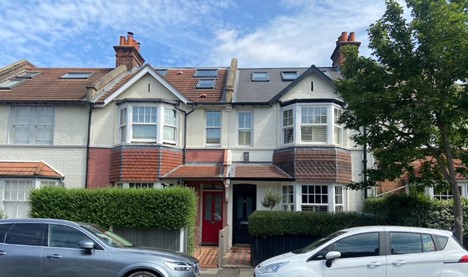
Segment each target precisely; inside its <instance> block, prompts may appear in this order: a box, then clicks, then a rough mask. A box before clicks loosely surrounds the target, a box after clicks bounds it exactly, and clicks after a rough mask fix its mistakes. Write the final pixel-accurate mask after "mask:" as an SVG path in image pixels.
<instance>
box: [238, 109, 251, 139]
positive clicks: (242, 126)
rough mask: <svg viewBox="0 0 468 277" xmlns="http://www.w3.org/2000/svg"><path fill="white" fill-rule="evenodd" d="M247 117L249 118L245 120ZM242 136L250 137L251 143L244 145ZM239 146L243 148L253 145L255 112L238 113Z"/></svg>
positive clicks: (243, 111)
mask: <svg viewBox="0 0 468 277" xmlns="http://www.w3.org/2000/svg"><path fill="white" fill-rule="evenodd" d="M245 116H247V117H248V119H247V120H245ZM241 135H242V136H245V137H248V138H249V139H248V140H249V141H250V143H243V142H242V139H241ZM237 144H238V145H241V146H252V145H253V111H251V110H241V111H238V112H237Z"/></svg>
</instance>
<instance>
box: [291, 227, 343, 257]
mask: <svg viewBox="0 0 468 277" xmlns="http://www.w3.org/2000/svg"><path fill="white" fill-rule="evenodd" d="M344 233H345V232H343V231H339V232H335V233H332V234H330V235H328V236H326V237H323V238H321V239H318V240H316V241H314V242H312V243H310V244H308V245H306V246H304V247H302V248H299V249H297V250H294V251H292V252H293V253H294V254H303V253H307V252H310V251H312V250H314V249H317V248H319V247H321V246H322V245H324V244H326V243H327V242H329V241H330V240H332V239H334V238H336V237H337V236H340V235H342V234H344Z"/></svg>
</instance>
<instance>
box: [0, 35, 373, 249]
mask: <svg viewBox="0 0 468 277" xmlns="http://www.w3.org/2000/svg"><path fill="white" fill-rule="evenodd" d="M345 44H353V45H357V46H358V45H359V42H356V41H355V38H354V34H353V33H352V34H350V36H349V37H348V36H347V34H346V33H343V34H342V35H341V36H340V38H339V40H338V41H337V43H336V48H335V51H334V54H333V55H332V59H333V63H334V65H335V66H333V67H316V66H313V65H312V66H311V67H309V68H302V67H301V68H238V66H237V60H236V59H233V60H232V61H231V64H229V65H225V66H224V67H209V68H153V67H152V66H151V65H149V64H145V63H144V59H143V57H142V55H141V54H140V45H139V43H138V42H137V41H136V40H135V39H134V38H133V34H131V33H129V35H128V36H127V37H121V38H120V43H119V45H118V46H115V47H114V49H115V51H116V67H115V68H110V69H60V70H59V69H47V68H43V69H41V68H35V67H34V66H33V65H31V64H29V63H28V62H26V61H23V62H19V63H17V64H14V65H11V66H9V67H6V68H3V69H1V70H0V103H1V104H0V114H2V118H8V120H4V121H2V122H1V123H0V124H3V126H0V127H2V128H0V130H7V132H3V131H2V132H0V153H1V157H2V158H1V160H2V161H4V162H8V163H11V162H33V161H43V162H44V163H46V164H48V165H49V166H50V167H51V168H52V169H54V170H56V173H57V175H56V176H55V175H54V176H55V177H54V178H55V179H54V178H52V180H57V184H58V183H62V182H63V184H64V185H65V186H66V187H86V188H98V187H123V188H164V187H166V186H172V185H185V186H188V187H192V188H194V190H195V191H196V192H197V194H198V195H199V212H198V219H197V226H198V229H199V233H200V238H201V242H202V243H205V244H216V243H217V242H218V231H219V230H220V229H222V228H224V227H226V226H229V237H230V240H229V241H230V243H232V244H235V243H245V242H248V241H249V236H248V232H247V227H248V224H247V223H248V221H247V220H248V215H250V213H252V212H253V211H255V210H257V209H265V208H264V207H262V205H261V201H262V200H263V198H264V195H265V191H266V190H267V189H268V188H270V189H272V190H274V191H277V192H278V193H280V194H281V195H282V196H283V202H282V203H281V205H279V206H277V207H276V209H284V210H297V211H300V210H302V211H321V212H325V211H328V212H334V211H359V210H360V209H361V206H362V203H363V199H364V195H363V193H362V192H360V191H351V190H348V189H347V188H346V185H347V184H349V183H350V182H352V181H360V180H361V178H362V176H361V175H360V173H361V172H362V166H363V164H362V160H363V158H362V155H363V153H362V148H361V147H359V146H355V145H353V144H352V143H351V141H350V140H349V139H348V138H349V136H350V133H349V132H348V131H347V130H345V129H344V128H343V127H342V126H340V125H339V124H337V123H336V119H337V118H338V116H339V115H340V113H341V111H342V110H343V109H344V107H345V103H344V102H343V101H342V99H340V98H339V97H338V96H337V95H336V94H335V92H334V88H333V83H332V81H333V79H335V78H338V77H339V76H340V74H339V69H338V65H339V63H340V62H342V60H341V55H340V52H339V48H340V47H341V46H342V45H345ZM12 68H15V70H13V69H12ZM29 72H39V73H38V74H37V76H34V77H32V78H30V79H26V80H23V81H21V82H19V83H17V84H15V85H14V86H13V85H11V82H13V81H12V80H15V79H18V78H20V74H24V73H29ZM30 75H32V74H30ZM72 75H73V76H72ZM41 78H47V80H48V82H45V81H43V82H42V81H41V80H42V79H41ZM67 81H68V82H67ZM52 91H53V92H56V93H49V92H52ZM72 91H73V93H72ZM20 92H21V93H20ZM26 110H27V111H29V114H28V116H26V115H25V113H26ZM27 119H29V121H28V120H27ZM24 121H28V122H33V123H29V125H28V124H23V125H21V124H19V123H21V122H24ZM19 128H23V129H28V128H29V129H28V130H29V132H26V131H24V130H23V129H21V131H18V130H20V129H19ZM40 128H42V129H41V130H42V131H39V129H40ZM38 139H39V140H38ZM0 169H1V165H0ZM0 173H1V171H0ZM30 175H31V176H29V175H26V176H24V175H23V176H20V175H19V174H17V175H12V176H10V177H11V178H10V177H8V178H10V179H8V178H7V177H5V178H3V177H2V175H1V174H0V195H1V194H2V193H3V194H5V191H6V190H5V185H4V184H5V182H8V181H9V180H10V181H11V180H27V179H28V178H34V174H30ZM2 182H3V183H2ZM2 184H3V187H2ZM38 186H41V184H38V185H35V187H38ZM1 205H3V206H2V207H5V203H4V202H3V203H2V204H1ZM8 215H9V216H11V217H16V216H18V215H19V214H16V215H14V214H10V213H9V214H8Z"/></svg>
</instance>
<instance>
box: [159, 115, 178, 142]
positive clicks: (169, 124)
mask: <svg viewBox="0 0 468 277" xmlns="http://www.w3.org/2000/svg"><path fill="white" fill-rule="evenodd" d="M177 122H178V113H177V110H176V109H174V108H169V107H164V126H163V135H162V136H163V142H164V143H169V144H176V143H177V137H178V128H177V126H178V124H177ZM168 130H170V131H171V133H172V134H173V135H172V136H173V137H171V138H168V137H167V136H166V131H168Z"/></svg>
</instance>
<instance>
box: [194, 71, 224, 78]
mask: <svg viewBox="0 0 468 277" xmlns="http://www.w3.org/2000/svg"><path fill="white" fill-rule="evenodd" d="M193 77H218V70H217V69H197V70H196V71H195V74H194V75H193Z"/></svg>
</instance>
